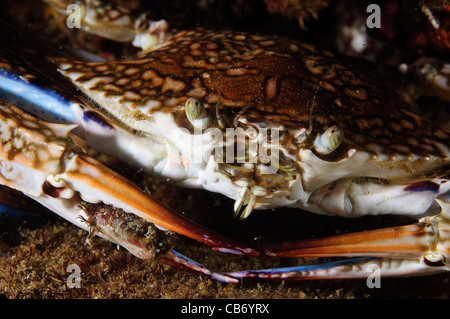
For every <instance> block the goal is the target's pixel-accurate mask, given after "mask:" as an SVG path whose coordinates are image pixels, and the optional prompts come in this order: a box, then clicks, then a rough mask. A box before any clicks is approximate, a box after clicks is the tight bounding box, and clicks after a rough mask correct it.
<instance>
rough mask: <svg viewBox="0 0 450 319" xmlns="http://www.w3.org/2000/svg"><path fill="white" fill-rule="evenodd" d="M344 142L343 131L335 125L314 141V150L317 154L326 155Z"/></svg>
mask: <svg viewBox="0 0 450 319" xmlns="http://www.w3.org/2000/svg"><path fill="white" fill-rule="evenodd" d="M343 140H344V131H343V130H342V128H340V127H339V126H337V125H333V126H331V127H329V128H327V130H326V131H325V132H324V133H323V134H322V135H319V136H317V138H316V140H315V141H314V149H315V150H316V151H317V153H319V154H322V155H328V154H330V153H331V152H333V151H334V150H335V149H337V148H338V147H339V145H341V143H342V141H343Z"/></svg>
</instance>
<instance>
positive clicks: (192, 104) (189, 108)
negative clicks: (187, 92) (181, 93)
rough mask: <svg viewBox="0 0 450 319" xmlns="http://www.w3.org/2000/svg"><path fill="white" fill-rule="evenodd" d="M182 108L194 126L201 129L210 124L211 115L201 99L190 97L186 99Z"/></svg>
mask: <svg viewBox="0 0 450 319" xmlns="http://www.w3.org/2000/svg"><path fill="white" fill-rule="evenodd" d="M184 110H185V112H186V116H187V118H188V119H189V121H190V122H191V124H192V125H193V126H194V127H195V128H199V129H202V130H203V129H205V128H207V127H208V126H209V125H210V124H211V116H210V114H209V112H208V111H207V110H206V108H205V106H204V105H203V103H202V101H200V100H198V99H196V98H193V97H191V98H189V99H187V101H186V103H185V105H184Z"/></svg>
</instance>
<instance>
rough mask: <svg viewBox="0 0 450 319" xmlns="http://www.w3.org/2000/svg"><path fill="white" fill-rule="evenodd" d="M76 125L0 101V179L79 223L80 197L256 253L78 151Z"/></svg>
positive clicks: (216, 246)
mask: <svg viewBox="0 0 450 319" xmlns="http://www.w3.org/2000/svg"><path fill="white" fill-rule="evenodd" d="M74 127H75V126H74V125H61V124H59V125H58V124H50V123H46V122H42V121H38V120H36V119H35V118H34V117H32V116H30V115H28V114H26V113H24V112H22V111H21V110H19V109H17V108H16V107H14V106H12V105H11V104H8V103H6V102H4V101H1V100H0V141H1V149H0V183H2V184H3V185H5V186H8V187H11V188H14V189H18V190H20V191H22V192H23V193H25V194H26V195H28V196H30V197H32V198H34V199H36V200H38V201H40V202H41V203H43V204H44V205H45V206H47V207H49V208H50V209H53V210H54V211H55V212H57V213H60V214H62V215H63V217H65V218H67V219H69V220H70V221H72V222H75V223H76V224H78V225H79V226H82V225H80V222H77V219H79V218H78V216H79V215H80V214H81V216H83V214H82V213H81V209H77V208H76V207H77V206H78V204H79V202H80V198H81V199H83V200H84V201H86V202H89V203H98V202H102V203H105V204H106V205H112V206H113V207H117V208H120V209H123V210H124V211H125V212H127V213H132V214H134V215H137V216H139V217H141V218H143V219H145V220H147V221H149V222H151V223H154V224H155V225H157V227H159V228H162V229H168V230H171V231H174V232H176V233H179V234H182V235H185V236H188V237H191V238H193V239H196V240H198V241H200V242H203V243H205V244H207V245H210V246H212V247H214V249H215V250H219V251H226V252H230V253H236V254H251V255H252V254H253V255H255V254H257V253H256V252H255V251H254V250H253V249H251V248H248V247H245V246H243V245H240V244H239V243H236V242H234V241H232V240H229V239H226V238H225V237H223V236H221V235H219V234H216V233H214V232H211V231H209V230H207V229H205V228H203V227H201V226H199V225H198V224H196V223H193V222H191V221H189V220H188V219H186V218H184V217H182V216H180V215H177V214H176V213H174V212H172V211H170V210H169V209H167V208H165V207H164V206H162V205H161V204H159V203H157V202H155V201H154V200H153V199H152V198H150V197H149V196H148V195H146V194H145V193H144V192H142V191H141V190H140V188H138V187H137V186H136V185H134V184H133V183H131V182H130V181H128V180H127V179H125V178H124V177H122V176H121V175H119V174H117V173H116V172H114V171H112V170H111V169H109V168H107V167H105V166H103V165H102V164H100V163H99V162H97V161H95V160H94V159H92V158H90V157H88V156H86V155H85V154H84V153H83V152H82V151H80V150H77V149H79V147H78V146H77V145H76V144H75V143H73V141H72V140H71V139H70V138H69V132H70V130H72V129H73V128H74ZM72 208H73V210H71V209H72ZM84 228H86V227H84Z"/></svg>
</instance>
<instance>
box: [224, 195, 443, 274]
mask: <svg viewBox="0 0 450 319" xmlns="http://www.w3.org/2000/svg"><path fill="white" fill-rule="evenodd" d="M436 201H437V202H438V203H439V205H440V206H441V208H442V211H441V213H440V214H438V215H436V216H432V217H425V218H422V219H420V220H419V221H418V223H415V224H412V225H406V226H400V227H389V228H384V229H377V230H371V231H364V232H356V233H350V234H345V235H338V236H331V237H326V238H320V239H313V240H303V241H298V242H286V243H281V244H268V245H263V246H260V247H259V248H260V249H261V250H262V251H264V252H265V253H266V254H267V255H270V256H277V257H360V258H353V259H352V258H350V259H346V260H339V261H335V262H330V263H325V264H317V265H308V266H298V267H288V268H278V269H265V270H248V271H239V272H233V273H228V275H230V276H232V277H236V278H243V277H258V278H272V279H273V278H278V279H280V278H282V279H295V280H299V279H333V278H361V277H367V276H368V273H370V269H374V266H375V267H377V269H379V270H380V275H381V276H412V275H425V274H433V273H439V272H444V271H449V270H450V264H449V263H448V258H449V256H450V204H448V203H446V202H444V201H441V200H439V199H437V200H436ZM362 256H365V257H362Z"/></svg>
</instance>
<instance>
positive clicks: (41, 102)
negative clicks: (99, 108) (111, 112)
mask: <svg viewBox="0 0 450 319" xmlns="http://www.w3.org/2000/svg"><path fill="white" fill-rule="evenodd" d="M0 98H3V99H5V100H6V101H8V102H9V103H11V104H14V105H16V106H18V107H20V108H21V109H23V110H25V111H27V112H29V113H32V114H34V115H35V116H37V117H39V118H41V119H44V120H47V121H53V122H55V121H56V122H60V123H76V121H77V120H76V116H75V114H74V112H73V107H72V106H73V103H72V102H70V101H67V100H66V99H65V98H63V97H62V96H61V95H59V94H58V93H56V92H54V91H51V90H48V89H45V88H41V87H38V86H36V85H34V84H31V83H28V82H27V81H25V80H24V79H22V78H21V77H18V76H16V75H13V74H11V73H9V72H8V71H5V70H2V69H0Z"/></svg>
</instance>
